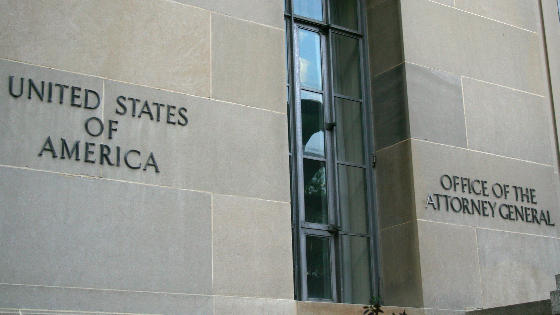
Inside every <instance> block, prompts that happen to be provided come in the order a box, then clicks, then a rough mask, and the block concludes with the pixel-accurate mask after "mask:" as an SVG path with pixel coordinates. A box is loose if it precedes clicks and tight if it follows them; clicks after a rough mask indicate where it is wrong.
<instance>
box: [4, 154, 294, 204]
mask: <svg viewBox="0 0 560 315" xmlns="http://www.w3.org/2000/svg"><path fill="white" fill-rule="evenodd" d="M0 167H6V168H13V169H19V170H26V171H34V172H43V173H51V174H57V175H62V176H68V177H81V178H84V179H95V180H107V181H113V182H119V183H127V184H134V185H144V186H152V187H160V188H165V189H177V190H183V191H192V192H198V193H204V194H210V195H212V194H215V195H221V196H229V197H240V198H245V199H254V200H261V201H268V202H276V203H283V204H290V202H289V201H280V200H271V199H264V198H256V197H250V196H241V195H231V194H224V193H219V192H213V191H206V190H197V189H190V188H180V187H173V186H164V185H157V184H150V183H141V182H131V181H126V180H122V179H114V178H106V177H98V176H91V175H78V174H72V173H62V172H56V171H49V170H40V169H34V168H30V167H22V166H13V165H2V164H0Z"/></svg>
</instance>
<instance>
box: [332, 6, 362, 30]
mask: <svg viewBox="0 0 560 315" xmlns="http://www.w3.org/2000/svg"><path fill="white" fill-rule="evenodd" d="M331 22H332V23H333V24H336V25H340V26H342V27H346V28H349V29H353V30H357V29H358V3H357V1H356V0H331Z"/></svg>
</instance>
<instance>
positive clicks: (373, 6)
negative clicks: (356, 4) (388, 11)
mask: <svg viewBox="0 0 560 315" xmlns="http://www.w3.org/2000/svg"><path fill="white" fill-rule="evenodd" d="M385 1H387V0H383V1H381V2H379V3H377V4H374V5H372V6H371V7H369V8H367V9H366V10H370V9H373V8H375V7H376V6H378V5H380V4H382V3H383V2H385Z"/></svg>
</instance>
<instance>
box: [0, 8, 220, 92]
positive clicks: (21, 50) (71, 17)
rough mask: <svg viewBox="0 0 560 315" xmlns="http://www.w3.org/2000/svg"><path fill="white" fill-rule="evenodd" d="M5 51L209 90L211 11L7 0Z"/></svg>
mask: <svg viewBox="0 0 560 315" xmlns="http://www.w3.org/2000/svg"><path fill="white" fill-rule="evenodd" d="M0 58H6V59H11V60H18V61H23V62H27V63H31V64H37V65H42V66H47V67H53V68H57V69H61V70H68V71H73V72H78V73H83V74H90V75H96V76H101V77H105V78H110V79H115V80H120V81H125V82H131V83H136V84H142V85H147V86H153V87H158V88H164V89H169V90H174V91H179V92H183V93H189V94H194V95H199V96H205V97H209V96H210V12H208V11H206V10H201V9H197V8H194V7H191V6H185V5H182V4H179V3H174V2H170V1H141V0H99V1H85V2H84V1H71V0H53V1H34V0H32V1H29V0H24V1H21V0H7V1H2V2H1V3H0Z"/></svg>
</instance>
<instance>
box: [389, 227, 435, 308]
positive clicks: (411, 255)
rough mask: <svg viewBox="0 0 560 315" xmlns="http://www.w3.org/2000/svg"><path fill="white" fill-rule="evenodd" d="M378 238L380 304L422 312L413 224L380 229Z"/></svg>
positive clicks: (419, 273) (416, 245) (420, 278)
mask: <svg viewBox="0 0 560 315" xmlns="http://www.w3.org/2000/svg"><path fill="white" fill-rule="evenodd" d="M379 238H380V240H379V241H380V256H381V257H380V261H381V262H380V264H381V279H383V282H382V283H381V292H383V296H382V299H383V304H384V305H399V306H409V307H419V308H422V307H423V306H424V302H423V292H422V288H423V287H422V274H421V267H420V262H421V260H420V251H419V247H418V245H419V241H418V228H417V225H416V222H409V223H404V224H401V225H397V226H394V227H390V228H387V229H382V230H381V231H380V233H379Z"/></svg>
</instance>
